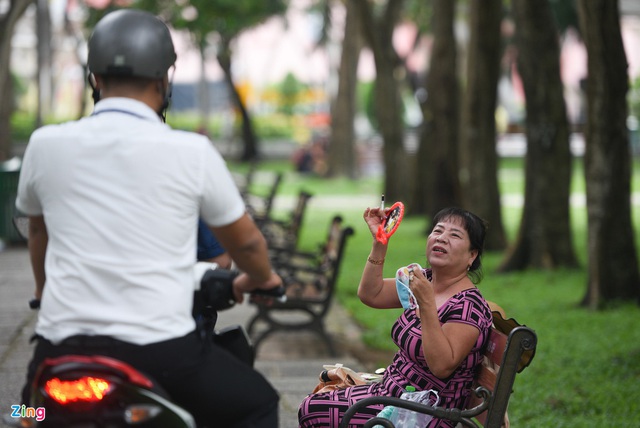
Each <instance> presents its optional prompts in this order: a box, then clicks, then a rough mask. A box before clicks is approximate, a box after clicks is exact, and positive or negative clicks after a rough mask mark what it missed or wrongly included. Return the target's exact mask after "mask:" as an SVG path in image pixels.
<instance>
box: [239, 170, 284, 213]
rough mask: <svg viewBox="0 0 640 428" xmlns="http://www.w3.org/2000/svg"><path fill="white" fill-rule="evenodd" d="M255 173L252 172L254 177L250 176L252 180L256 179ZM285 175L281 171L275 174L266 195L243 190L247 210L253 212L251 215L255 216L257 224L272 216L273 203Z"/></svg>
mask: <svg viewBox="0 0 640 428" xmlns="http://www.w3.org/2000/svg"><path fill="white" fill-rule="evenodd" d="M253 174H255V172H254V173H252V175H251V177H252V178H250V179H251V180H255V178H253ZM283 177H284V174H283V173H281V172H278V173H276V174H275V175H274V178H273V181H272V182H271V186H270V188H269V190H268V192H267V194H266V195H257V194H255V193H253V192H250V191H249V190H245V191H244V192H241V193H242V194H243V198H244V201H245V203H246V205H247V211H248V212H249V214H251V217H253V220H254V221H255V222H256V223H257V224H259V223H260V222H261V221H263V220H265V219H269V218H271V210H272V208H273V203H274V201H275V199H276V194H277V193H278V189H279V188H280V184H282V179H283Z"/></svg>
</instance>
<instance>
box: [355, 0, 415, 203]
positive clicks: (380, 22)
mask: <svg viewBox="0 0 640 428" xmlns="http://www.w3.org/2000/svg"><path fill="white" fill-rule="evenodd" d="M355 4H356V5H358V6H359V11H360V14H361V18H362V25H363V30H364V33H365V38H366V40H367V42H368V43H369V47H370V48H371V50H372V51H373V57H374V62H375V65H376V81H375V86H374V97H375V100H374V103H375V113H376V118H377V120H378V126H379V129H380V133H381V134H382V139H383V141H384V148H383V150H382V156H383V161H384V170H385V174H384V189H383V192H384V193H385V195H386V198H387V200H388V201H396V200H405V201H406V200H408V197H409V196H410V190H411V188H410V186H408V183H410V175H409V170H410V168H408V161H409V159H408V156H407V154H406V152H405V150H404V124H403V119H402V102H401V99H400V91H399V85H400V79H399V74H400V73H396V70H398V69H399V67H400V62H399V60H398V56H397V54H396V51H395V50H394V48H393V30H394V29H395V25H396V23H397V22H398V19H399V16H400V11H401V10H402V4H403V0H388V1H387V4H386V7H385V9H384V13H383V14H382V15H381V16H380V17H379V19H376V17H375V16H374V14H373V11H372V10H371V9H372V7H371V4H370V3H369V0H360V1H356V2H355Z"/></svg>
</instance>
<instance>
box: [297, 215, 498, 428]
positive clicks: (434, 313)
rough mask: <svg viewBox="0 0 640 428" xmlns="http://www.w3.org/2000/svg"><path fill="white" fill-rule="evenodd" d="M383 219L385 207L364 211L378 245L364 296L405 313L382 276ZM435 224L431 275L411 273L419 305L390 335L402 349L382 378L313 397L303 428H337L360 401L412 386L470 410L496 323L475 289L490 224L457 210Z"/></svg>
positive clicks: (374, 410) (361, 416)
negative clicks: (475, 379)
mask: <svg viewBox="0 0 640 428" xmlns="http://www.w3.org/2000/svg"><path fill="white" fill-rule="evenodd" d="M384 214H385V213H383V212H382V211H381V209H380V208H367V209H366V210H365V212H364V219H365V221H366V223H367V224H368V226H369V229H370V231H371V234H372V235H373V236H374V241H373V247H372V249H371V252H370V254H369V258H368V259H367V263H366V264H365V268H364V272H363V273H362V278H361V280H360V285H359V287H358V297H360V300H361V301H362V302H363V303H364V304H366V305H367V306H371V307H373V308H380V309H388V308H401V307H402V303H401V301H400V298H399V297H398V291H397V290H396V279H395V278H383V276H382V268H383V265H384V259H385V255H386V253H387V244H382V243H380V242H378V241H377V240H375V235H376V231H377V230H378V226H379V225H380V223H381V221H382V218H383V217H384ZM433 224H434V226H433V229H432V230H431V233H430V234H429V236H428V238H427V245H426V258H427V262H428V264H429V266H430V269H424V270H423V269H419V268H417V267H416V268H415V269H411V266H410V267H409V269H408V271H409V272H410V273H409V281H408V283H409V289H410V290H411V294H412V295H413V298H412V299H411V300H414V299H415V301H414V304H413V305H411V307H410V308H408V309H405V310H404V312H403V313H402V314H401V315H400V317H399V318H398V319H397V321H396V322H395V324H394V325H393V327H392V329H391V337H392V338H393V340H394V342H395V343H396V345H397V346H398V348H399V349H398V351H397V352H396V354H395V356H394V358H393V362H392V363H391V365H389V366H388V367H387V368H386V370H385V372H384V376H383V378H382V380H381V381H380V382H379V383H374V384H371V385H358V386H353V387H350V388H347V389H342V390H335V391H331V392H326V393H321V394H311V395H309V396H308V397H306V398H305V399H304V400H303V402H302V404H301V405H300V408H299V410H298V421H299V423H300V426H301V427H314V428H318V427H336V428H337V427H338V426H339V424H340V421H341V419H342V416H343V415H344V413H345V412H346V410H347V409H348V408H349V407H350V406H351V405H352V404H353V403H355V402H356V401H358V400H361V399H363V398H366V397H370V396H394V397H400V395H401V394H402V393H403V392H404V391H405V390H406V387H407V386H409V385H411V386H413V387H415V388H416V390H417V391H424V390H429V389H433V390H436V391H437V392H438V395H439V397H440V402H439V406H441V407H445V408H454V407H456V408H461V407H463V406H464V405H465V404H466V402H467V400H468V398H469V393H470V387H471V383H472V380H473V377H474V374H475V371H476V368H477V367H479V365H480V363H481V361H482V351H483V348H484V346H485V343H486V341H487V339H488V336H489V331H490V328H491V322H492V316H491V310H490V309H489V306H488V304H487V302H486V301H485V299H484V298H483V297H482V294H481V293H480V291H479V290H478V289H477V288H476V286H475V284H476V283H478V282H480V280H481V277H482V273H481V255H482V251H483V244H484V238H485V235H486V228H487V226H486V223H485V222H484V221H483V220H482V219H480V218H479V217H478V216H476V215H474V214H472V213H470V212H468V211H465V210H462V209H458V208H447V209H444V210H442V211H440V212H439V213H438V214H436V216H435V217H434V220H433ZM405 306H407V305H406V304H405ZM332 375H333V373H332V372H331V371H329V372H328V373H324V372H323V374H322V376H323V377H324V378H325V379H326V378H327V376H328V377H329V378H331V377H332ZM382 407H383V406H382V405H378V406H371V407H367V408H366V409H364V411H363V412H361V413H358V414H356V415H355V416H354V417H353V418H352V419H351V424H350V425H349V426H350V427H359V426H362V425H363V424H364V423H365V422H366V421H368V420H369V419H371V418H372V417H374V416H375V415H376V414H378V413H379V412H380V410H382ZM453 426H454V424H453V423H450V422H448V421H445V420H440V419H433V420H432V421H431V422H430V423H429V425H428V427H429V428H434V427H453Z"/></svg>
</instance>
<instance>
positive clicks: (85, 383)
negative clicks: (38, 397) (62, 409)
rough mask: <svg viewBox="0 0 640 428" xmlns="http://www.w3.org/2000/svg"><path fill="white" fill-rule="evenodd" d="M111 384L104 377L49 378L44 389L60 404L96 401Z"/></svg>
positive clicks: (107, 390)
mask: <svg viewBox="0 0 640 428" xmlns="http://www.w3.org/2000/svg"><path fill="white" fill-rule="evenodd" d="M111 388H112V385H111V382H109V381H108V380H106V379H103V378H99V377H89V376H83V377H81V378H78V379H73V380H61V379H59V378H57V377H55V378H52V379H49V380H48V381H47V382H46V383H45V385H44V391H45V392H46V393H47V395H49V396H50V397H51V398H53V399H54V400H55V401H57V402H58V403H60V404H69V403H75V402H98V401H100V400H102V399H103V398H104V397H105V395H107V394H108V393H109V391H110V390H111Z"/></svg>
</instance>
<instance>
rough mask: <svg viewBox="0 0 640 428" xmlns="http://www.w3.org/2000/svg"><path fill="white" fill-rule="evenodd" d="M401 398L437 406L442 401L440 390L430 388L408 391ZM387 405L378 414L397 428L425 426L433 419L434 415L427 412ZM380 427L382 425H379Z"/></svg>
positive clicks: (421, 427)
mask: <svg viewBox="0 0 640 428" xmlns="http://www.w3.org/2000/svg"><path fill="white" fill-rule="evenodd" d="M400 398H402V399H403V400H409V401H413V402H416V403H421V404H428V405H431V406H437V405H438V404H439V403H440V397H439V396H438V392H437V391H435V390H433V389H429V390H427V391H416V392H413V391H407V392H404V393H403V394H402V395H401V396H400ZM389 407H392V406H387V407H385V408H384V409H382V411H381V412H380V413H379V414H378V416H381V417H384V418H386V419H389V420H390V421H391V422H393V424H394V425H395V426H396V427H397V428H418V427H420V428H424V427H425V426H427V424H428V423H429V422H431V420H432V419H433V416H431V415H427V414H425V413H418V412H413V411H411V410H407V409H403V408H400V407H392V409H389ZM378 427H380V425H378Z"/></svg>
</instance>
